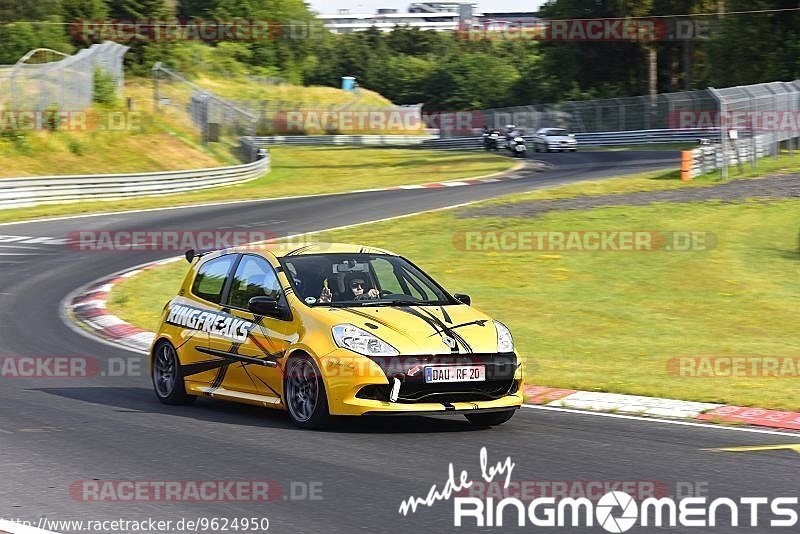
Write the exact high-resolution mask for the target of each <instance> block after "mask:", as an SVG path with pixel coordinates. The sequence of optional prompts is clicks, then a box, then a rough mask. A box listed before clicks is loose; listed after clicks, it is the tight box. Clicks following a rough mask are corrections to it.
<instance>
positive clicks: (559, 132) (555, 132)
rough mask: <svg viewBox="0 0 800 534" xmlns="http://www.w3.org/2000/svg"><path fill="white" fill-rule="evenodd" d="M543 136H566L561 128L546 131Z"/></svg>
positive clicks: (565, 132)
mask: <svg viewBox="0 0 800 534" xmlns="http://www.w3.org/2000/svg"><path fill="white" fill-rule="evenodd" d="M544 134H545V135H567V131H566V130H564V129H563V128H551V129H549V130H547V131H546V132H545V133H544Z"/></svg>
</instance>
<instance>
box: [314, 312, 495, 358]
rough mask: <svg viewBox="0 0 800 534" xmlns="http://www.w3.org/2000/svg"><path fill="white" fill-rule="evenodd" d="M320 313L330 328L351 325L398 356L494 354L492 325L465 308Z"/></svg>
mask: <svg viewBox="0 0 800 534" xmlns="http://www.w3.org/2000/svg"><path fill="white" fill-rule="evenodd" d="M321 311H322V312H323V313H324V314H325V316H326V322H329V323H330V325H331V326H333V325H335V324H344V323H350V324H353V325H355V326H357V327H359V328H361V329H363V330H366V331H367V332H370V333H371V334H374V335H376V336H378V337H379V338H381V339H382V340H384V341H385V342H387V343H389V344H390V345H392V346H393V347H394V348H396V349H397V350H398V351H399V352H400V354H401V355H422V354H471V353H476V354H478V353H484V354H485V353H495V352H497V330H496V329H495V326H494V322H493V321H492V319H491V318H490V317H489V316H487V315H485V314H483V313H481V312H479V311H478V310H476V309H474V308H472V307H470V306H467V305H448V306H364V307H360V306H359V307H348V308H326V309H323V310H321Z"/></svg>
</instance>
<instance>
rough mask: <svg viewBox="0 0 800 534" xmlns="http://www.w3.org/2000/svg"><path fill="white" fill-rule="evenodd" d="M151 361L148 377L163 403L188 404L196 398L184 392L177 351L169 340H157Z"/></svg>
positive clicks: (184, 387)
mask: <svg viewBox="0 0 800 534" xmlns="http://www.w3.org/2000/svg"><path fill="white" fill-rule="evenodd" d="M152 357H153V363H152V372H151V373H150V377H151V378H152V380H153V391H154V392H155V394H156V397H157V398H158V400H160V401H161V402H162V403H164V404H172V405H175V404H189V403H191V402H194V401H195V400H197V397H195V396H194V395H189V394H187V393H186V384H185V382H184V381H183V372H182V371H181V365H180V360H179V359H178V353H177V351H176V350H175V347H173V346H172V343H170V342H169V341H159V342H158V344H156V346H155V348H154V349H153V356H152Z"/></svg>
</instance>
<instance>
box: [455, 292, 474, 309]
mask: <svg viewBox="0 0 800 534" xmlns="http://www.w3.org/2000/svg"><path fill="white" fill-rule="evenodd" d="M453 296H454V297H455V298H456V300H460V301H461V302H463V303H464V304H466V305H467V306H469V305H470V304H472V299H471V298H469V295H467V294H464V293H456V294H455V295H453Z"/></svg>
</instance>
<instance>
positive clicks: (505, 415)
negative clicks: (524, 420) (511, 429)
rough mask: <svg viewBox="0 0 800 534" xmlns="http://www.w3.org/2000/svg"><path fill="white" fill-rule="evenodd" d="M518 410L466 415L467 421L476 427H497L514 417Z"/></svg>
mask: <svg viewBox="0 0 800 534" xmlns="http://www.w3.org/2000/svg"><path fill="white" fill-rule="evenodd" d="M515 412H516V410H505V411H503V412H489V413H475V414H471V415H465V417H466V418H467V421H469V422H470V423H472V424H473V425H475V426H496V425H502V424H503V423H505V422H506V421H508V420H509V419H511V418H512V417H514V413H515Z"/></svg>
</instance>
